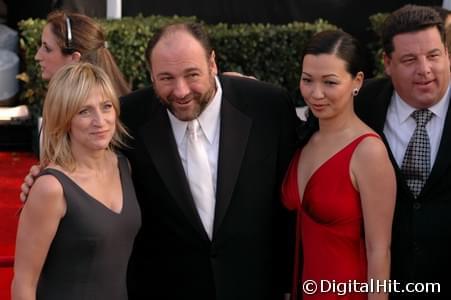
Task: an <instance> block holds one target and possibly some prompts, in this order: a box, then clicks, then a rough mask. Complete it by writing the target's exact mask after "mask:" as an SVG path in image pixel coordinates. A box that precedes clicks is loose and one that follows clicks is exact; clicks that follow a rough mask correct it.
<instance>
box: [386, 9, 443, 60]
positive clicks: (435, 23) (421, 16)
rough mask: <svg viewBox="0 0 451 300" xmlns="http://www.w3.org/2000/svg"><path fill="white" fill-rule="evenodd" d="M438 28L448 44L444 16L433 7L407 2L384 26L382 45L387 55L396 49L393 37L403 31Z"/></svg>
mask: <svg viewBox="0 0 451 300" xmlns="http://www.w3.org/2000/svg"><path fill="white" fill-rule="evenodd" d="M431 27H435V28H437V30H438V32H439V34H440V38H441V40H442V42H443V44H444V45H446V36H445V29H444V25H443V21H442V18H441V17H440V15H439V14H438V13H437V12H436V11H435V10H434V9H433V8H431V7H427V6H420V5H411V4H407V5H404V6H403V7H401V8H400V9H398V10H395V11H394V12H393V13H391V14H390V15H389V16H388V17H387V19H386V20H385V22H384V25H383V27H382V47H383V49H384V52H385V54H386V55H388V56H391V54H392V53H393V51H394V50H395V46H394V45H393V38H394V37H395V36H396V35H398V34H402V33H409V32H416V31H420V30H424V29H427V28H431Z"/></svg>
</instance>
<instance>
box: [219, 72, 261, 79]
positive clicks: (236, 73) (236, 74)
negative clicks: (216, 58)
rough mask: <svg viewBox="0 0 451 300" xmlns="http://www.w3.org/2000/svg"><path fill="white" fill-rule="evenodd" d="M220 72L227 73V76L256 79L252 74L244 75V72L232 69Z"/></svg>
mask: <svg viewBox="0 0 451 300" xmlns="http://www.w3.org/2000/svg"><path fill="white" fill-rule="evenodd" d="M222 74H223V75H227V76H237V77H245V78H249V79H255V80H257V78H255V77H254V76H251V75H244V74H242V73H239V72H234V71H227V72H222Z"/></svg>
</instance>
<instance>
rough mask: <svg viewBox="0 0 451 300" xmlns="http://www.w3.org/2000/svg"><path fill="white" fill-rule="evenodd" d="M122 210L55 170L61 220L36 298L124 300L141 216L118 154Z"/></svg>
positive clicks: (51, 173) (127, 173)
mask: <svg viewBox="0 0 451 300" xmlns="http://www.w3.org/2000/svg"><path fill="white" fill-rule="evenodd" d="M118 165H119V173H120V177H121V184H122V196H123V206H122V211H121V212H120V213H115V212H113V211H112V210H110V209H109V208H107V207H106V206H104V205H103V204H102V203H100V202H99V201H97V200H95V199H94V198H92V197H91V196H90V195H88V194H87V193H86V192H85V191H84V190H83V189H81V187H80V186H78V185H77V184H76V183H75V182H74V181H72V180H71V179H70V178H69V177H67V176H66V175H65V174H64V173H62V172H60V171H58V170H55V169H45V170H43V171H42V173H41V174H40V175H46V174H50V175H52V176H55V177H56V178H57V179H58V181H59V182H60V183H61V185H62V186H63V190H64V197H65V199H66V205H67V210H66V215H65V216H64V217H63V218H62V219H61V222H60V224H59V226H58V230H57V232H56V235H55V238H54V239H53V241H52V244H51V246H50V249H49V252H48V255H47V258H46V261H45V263H44V266H43V269H42V273H41V276H40V278H39V282H38V288H37V299H38V300H53V299H55V300H62V299H65V300H72V299H74V300H75V299H77V300H84V299H86V300H87V299H95V300H103V299H108V300H119V299H120V300H124V299H127V286H126V276H127V265H128V259H129V257H130V253H131V251H132V248H133V241H134V238H135V236H136V234H137V232H138V230H139V227H140V226H141V213H140V209H139V205H138V202H137V200H136V195H135V190H134V187H133V183H132V180H131V175H130V171H129V167H128V164H127V160H126V159H125V157H123V156H121V155H119V156H118Z"/></svg>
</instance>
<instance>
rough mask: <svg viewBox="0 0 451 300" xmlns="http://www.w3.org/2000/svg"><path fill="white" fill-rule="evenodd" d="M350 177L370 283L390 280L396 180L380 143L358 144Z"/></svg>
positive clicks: (373, 295)
mask: <svg viewBox="0 0 451 300" xmlns="http://www.w3.org/2000/svg"><path fill="white" fill-rule="evenodd" d="M351 176H352V177H353V178H354V183H355V184H356V186H357V188H358V190H359V193H360V197H361V202H362V211H363V223H364V230H365V243H366V255H367V261H368V282H370V280H371V279H373V280H380V281H382V280H388V279H389V277H390V244H391V230H392V221H393V213H394V208H395V201H396V178H395V173H394V170H393V166H392V164H391V162H390V159H389V158H388V153H387V150H386V148H385V145H384V144H383V142H382V141H381V140H379V139H376V138H366V139H365V140H363V141H362V142H361V143H360V144H359V146H358V147H357V149H356V151H355V152H354V156H353V158H352V160H351ZM381 283H382V282H381ZM368 299H369V300H370V299H388V293H383V291H381V293H369V294H368Z"/></svg>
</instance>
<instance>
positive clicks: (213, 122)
mask: <svg viewBox="0 0 451 300" xmlns="http://www.w3.org/2000/svg"><path fill="white" fill-rule="evenodd" d="M215 82H216V94H215V95H214V97H213V99H212V100H211V101H210V103H209V104H208V105H207V107H206V108H205V110H204V111H203V112H202V113H201V114H200V115H199V117H198V118H197V120H198V121H199V124H200V127H201V130H202V133H203V135H202V143H203V146H204V147H205V150H206V151H207V155H208V162H209V164H210V170H211V180H212V181H213V190H214V192H215V194H216V179H217V177H218V153H219V129H220V118H221V101H222V88H221V84H220V83H219V80H218V78H217V77H215ZM168 115H169V121H170V122H171V126H172V132H173V133H174V137H175V141H176V143H177V148H178V150H179V155H180V158H181V160H182V164H183V169H184V170H185V174H187V164H186V157H187V148H186V146H187V140H188V130H187V127H188V122H185V121H180V120H179V119H177V118H176V117H175V116H174V115H173V114H172V113H171V112H170V111H169V110H168Z"/></svg>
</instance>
